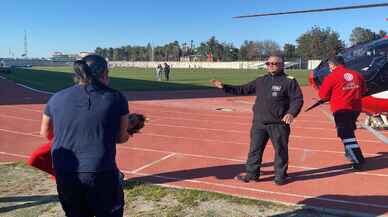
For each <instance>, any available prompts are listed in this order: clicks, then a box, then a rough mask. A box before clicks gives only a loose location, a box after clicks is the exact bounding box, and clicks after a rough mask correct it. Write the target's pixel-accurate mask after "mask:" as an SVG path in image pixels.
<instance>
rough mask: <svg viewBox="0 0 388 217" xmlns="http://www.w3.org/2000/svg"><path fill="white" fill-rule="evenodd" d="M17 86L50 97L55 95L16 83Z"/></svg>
mask: <svg viewBox="0 0 388 217" xmlns="http://www.w3.org/2000/svg"><path fill="white" fill-rule="evenodd" d="M16 85H18V86H20V87H23V88H26V89H28V90H32V91H33V92H37V93H44V94H49V95H52V94H54V93H53V92H49V91H44V90H38V89H35V88H32V87H29V86H27V85H24V84H20V83H16Z"/></svg>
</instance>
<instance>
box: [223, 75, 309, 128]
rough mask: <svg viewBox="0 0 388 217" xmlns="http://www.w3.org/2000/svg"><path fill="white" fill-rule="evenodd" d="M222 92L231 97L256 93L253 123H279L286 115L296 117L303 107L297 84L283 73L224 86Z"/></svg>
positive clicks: (300, 92)
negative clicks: (231, 95)
mask: <svg viewBox="0 0 388 217" xmlns="http://www.w3.org/2000/svg"><path fill="white" fill-rule="evenodd" d="M223 89H224V91H225V92H226V93H230V94H233V95H250V94H253V93H256V101H255V104H254V105H253V109H252V110H253V113H254V118H253V121H254V123H258V124H271V123H280V121H281V120H282V118H283V117H284V115H286V114H287V113H290V114H292V115H293V116H294V117H296V116H297V115H298V114H299V112H300V109H301V108H302V106H303V95H302V91H301V89H300V87H299V84H298V82H297V81H296V79H294V78H293V77H291V76H288V75H286V74H284V73H279V74H275V75H271V74H267V75H264V76H261V77H258V78H256V80H253V81H251V82H249V83H247V84H245V85H241V86H232V85H224V88H223Z"/></svg>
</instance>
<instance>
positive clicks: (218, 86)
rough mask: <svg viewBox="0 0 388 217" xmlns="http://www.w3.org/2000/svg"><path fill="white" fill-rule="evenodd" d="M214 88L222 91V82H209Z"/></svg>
mask: <svg viewBox="0 0 388 217" xmlns="http://www.w3.org/2000/svg"><path fill="white" fill-rule="evenodd" d="M210 82H211V83H212V84H213V86H214V87H217V88H220V89H222V88H223V87H224V84H223V83H222V81H219V80H214V79H213V80H211V81H210Z"/></svg>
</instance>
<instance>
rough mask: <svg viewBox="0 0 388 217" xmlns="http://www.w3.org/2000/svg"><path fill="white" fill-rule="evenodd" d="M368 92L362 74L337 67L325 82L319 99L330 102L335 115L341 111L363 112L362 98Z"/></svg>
mask: <svg viewBox="0 0 388 217" xmlns="http://www.w3.org/2000/svg"><path fill="white" fill-rule="evenodd" d="M366 91H367V88H366V83H365V80H364V78H363V77H362V75H361V74H360V73H358V72H356V71H353V70H351V69H348V68H345V67H344V66H337V67H336V68H335V69H334V70H333V71H332V72H331V73H330V74H329V75H328V76H327V77H326V78H325V80H323V83H322V85H321V88H320V89H319V97H320V98H321V99H326V100H330V107H331V111H332V112H333V113H334V112H336V111H340V110H352V111H361V98H362V96H363V95H364V94H365V92H366Z"/></svg>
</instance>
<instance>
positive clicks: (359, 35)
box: [350, 27, 379, 45]
mask: <svg viewBox="0 0 388 217" xmlns="http://www.w3.org/2000/svg"><path fill="white" fill-rule="evenodd" d="M378 38H379V36H378V35H377V34H376V33H374V32H372V31H371V30H370V29H365V28H362V27H356V28H354V29H353V30H352V33H351V34H350V43H351V44H352V45H357V44H362V43H366V42H369V41H373V40H376V39H378Z"/></svg>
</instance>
